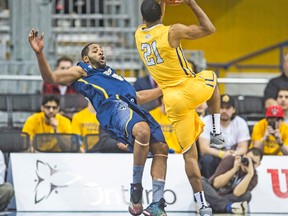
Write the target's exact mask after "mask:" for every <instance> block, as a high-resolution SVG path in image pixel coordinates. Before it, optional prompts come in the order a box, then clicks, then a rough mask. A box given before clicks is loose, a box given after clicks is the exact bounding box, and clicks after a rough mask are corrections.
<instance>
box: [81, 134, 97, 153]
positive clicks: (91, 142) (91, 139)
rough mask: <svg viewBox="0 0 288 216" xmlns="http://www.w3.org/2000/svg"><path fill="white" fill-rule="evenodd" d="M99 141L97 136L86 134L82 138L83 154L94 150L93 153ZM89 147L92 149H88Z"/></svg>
mask: <svg viewBox="0 0 288 216" xmlns="http://www.w3.org/2000/svg"><path fill="white" fill-rule="evenodd" d="M98 141H99V134H87V135H86V136H85V137H84V147H85V152H89V151H90V150H92V149H94V151H95V145H96V144H97V142H98ZM89 146H92V148H89Z"/></svg>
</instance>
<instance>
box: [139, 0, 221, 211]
mask: <svg viewBox="0 0 288 216" xmlns="http://www.w3.org/2000/svg"><path fill="white" fill-rule="evenodd" d="M174 2H175V3H179V4H180V3H184V4H186V5H187V6H188V7H189V8H190V9H191V10H192V11H193V12H194V14H195V15H196V17H197V19H198V21H199V25H197V24H191V25H183V24H181V23H176V24H173V25H169V26H166V25H163V24H162V18H163V15H164V11H165V4H164V3H161V4H159V3H158V1H156V0H144V1H143V3H142V4H141V14H142V17H143V20H144V24H143V25H140V26H139V27H138V28H137V30H136V32H135V40H136V45H137V49H138V52H139V55H140V57H141V59H142V61H143V63H144V64H145V65H146V67H147V69H148V70H149V72H150V74H151V76H152V77H153V79H154V80H155V82H156V83H157V84H158V86H159V88H160V89H161V90H162V92H163V102H164V104H165V110H166V113H167V116H168V119H169V120H170V122H171V124H172V126H173V130H174V131H175V134H176V137H177V140H178V143H179V148H180V149H182V153H183V158H184V161H185V171H186V174H187V177H188V179H189V182H190V185H191V186H192V188H193V191H194V197H195V198H196V200H197V204H198V207H199V209H200V210H199V213H200V215H201V216H203V215H212V209H211V208H210V207H209V206H208V204H207V202H206V200H205V196H204V192H203V189H202V185H201V174H200V170H199V167H198V159H197V158H198V155H197V149H196V145H195V141H196V140H197V138H198V137H199V135H200V134H201V133H202V131H203V126H204V124H203V122H202V121H201V120H200V118H199V116H198V115H197V113H196V110H195V108H196V107H197V106H199V105H200V104H202V103H203V102H205V101H207V104H208V107H209V113H210V114H211V122H212V124H213V125H212V127H211V128H212V129H213V130H212V131H211V143H213V146H214V147H215V148H218V149H221V148H222V147H223V146H224V145H223V144H224V139H223V136H222V133H221V131H220V93H219V89H218V86H217V77H216V74H215V73H214V72H213V71H209V70H204V71H201V72H200V73H197V74H196V73H195V72H194V71H193V70H192V67H191V65H190V64H189V62H188V61H187V59H186V58H185V56H184V54H183V53H184V52H183V50H182V47H181V40H183V39H186V40H195V39H198V38H202V37H205V36H207V35H210V34H212V33H213V32H214V31H215V28H214V26H213V24H212V22H211V21H210V20H209V18H208V16H207V15H206V14H205V12H204V11H203V10H202V9H201V8H200V7H199V6H198V4H197V3H196V1H195V0H175V1H174ZM211 146H212V145H211Z"/></svg>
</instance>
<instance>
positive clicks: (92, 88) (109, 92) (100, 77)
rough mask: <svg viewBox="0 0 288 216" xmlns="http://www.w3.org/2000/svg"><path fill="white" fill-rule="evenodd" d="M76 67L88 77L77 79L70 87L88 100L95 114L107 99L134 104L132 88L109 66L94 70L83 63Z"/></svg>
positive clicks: (134, 94) (134, 93)
mask: <svg viewBox="0 0 288 216" xmlns="http://www.w3.org/2000/svg"><path fill="white" fill-rule="evenodd" d="M78 65H79V66H80V67H82V68H83V69H84V70H85V71H86V73H87V75H88V76H86V77H82V78H80V79H78V80H77V81H75V82H74V83H73V84H72V86H73V88H74V89H75V90H76V91H78V92H79V93H80V94H82V95H83V96H84V97H86V98H88V99H89V100H90V102H91V103H92V105H93V107H94V109H95V110H96V112H97V111H98V109H99V107H100V106H101V104H102V103H103V102H104V101H105V100H107V99H116V98H121V99H122V100H125V101H126V102H127V101H130V102H132V103H136V91H135V89H134V87H133V86H132V85H131V84H130V83H129V82H127V81H126V80H125V79H124V78H123V77H122V76H119V75H118V74H116V72H115V70H114V69H112V68H110V67H109V66H106V67H105V68H94V67H93V66H91V65H90V64H86V63H83V62H79V63H78Z"/></svg>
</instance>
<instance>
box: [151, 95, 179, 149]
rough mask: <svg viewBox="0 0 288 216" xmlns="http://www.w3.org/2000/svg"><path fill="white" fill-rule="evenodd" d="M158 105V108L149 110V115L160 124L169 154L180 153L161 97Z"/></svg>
mask: <svg viewBox="0 0 288 216" xmlns="http://www.w3.org/2000/svg"><path fill="white" fill-rule="evenodd" d="M159 103H160V106H159V107H157V108H155V109H153V110H151V111H150V114H151V115H152V117H153V118H154V119H155V120H156V121H157V122H158V124H160V126H161V129H162V132H163V134H164V137H165V140H166V143H167V144H168V146H169V152H170V153H181V152H182V149H181V148H180V145H179V144H178V141H177V137H176V134H175V132H174V131H173V128H172V125H171V123H170V121H169V120H168V118H167V115H166V111H165V106H164V104H163V97H162V96H161V97H160V98H159Z"/></svg>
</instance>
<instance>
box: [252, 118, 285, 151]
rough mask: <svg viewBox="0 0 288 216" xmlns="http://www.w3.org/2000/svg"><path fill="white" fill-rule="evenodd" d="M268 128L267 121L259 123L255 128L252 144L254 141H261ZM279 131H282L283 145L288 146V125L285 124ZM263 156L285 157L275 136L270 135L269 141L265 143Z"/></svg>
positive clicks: (263, 120)
mask: <svg viewBox="0 0 288 216" xmlns="http://www.w3.org/2000/svg"><path fill="white" fill-rule="evenodd" d="M267 127H268V122H267V120H266V119H262V120H260V121H259V122H257V123H256V124H255V126H254V127H253V131H252V136H251V141H252V142H251V143H253V141H260V140H261V139H262V137H263V136H264V134H265V131H266V128H267ZM279 131H280V135H281V138H282V142H283V145H288V125H287V124H286V123H284V122H283V123H282V124H281V125H280V127H279ZM252 147H253V146H252ZM263 154H264V155H283V153H282V152H281V150H280V147H279V145H278V143H277V141H276V139H275V137H274V136H272V135H270V136H269V137H268V140H267V141H265V142H264V147H263Z"/></svg>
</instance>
